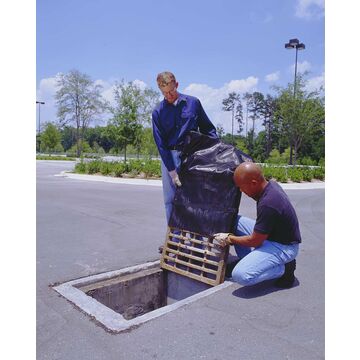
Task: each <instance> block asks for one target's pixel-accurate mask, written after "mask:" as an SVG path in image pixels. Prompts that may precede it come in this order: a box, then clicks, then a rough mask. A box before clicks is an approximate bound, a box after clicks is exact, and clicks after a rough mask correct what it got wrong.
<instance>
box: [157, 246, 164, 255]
mask: <svg viewBox="0 0 360 360" xmlns="http://www.w3.org/2000/svg"><path fill="white" fill-rule="evenodd" d="M158 250H159V254H162V252H163V250H164V245H160V246H159V249H158Z"/></svg>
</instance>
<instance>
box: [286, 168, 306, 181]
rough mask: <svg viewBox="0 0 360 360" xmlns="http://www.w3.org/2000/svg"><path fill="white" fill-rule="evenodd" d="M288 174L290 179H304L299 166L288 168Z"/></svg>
mask: <svg viewBox="0 0 360 360" xmlns="http://www.w3.org/2000/svg"><path fill="white" fill-rule="evenodd" d="M288 176H289V178H290V180H291V181H294V182H300V181H302V180H303V173H302V171H301V169H299V168H295V167H291V168H288Z"/></svg>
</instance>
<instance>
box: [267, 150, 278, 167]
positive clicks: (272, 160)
mask: <svg viewBox="0 0 360 360" xmlns="http://www.w3.org/2000/svg"><path fill="white" fill-rule="evenodd" d="M265 162H267V163H269V164H281V162H282V159H281V156H280V152H279V150H277V149H273V150H271V152H270V154H269V158H268V159H267V160H265Z"/></svg>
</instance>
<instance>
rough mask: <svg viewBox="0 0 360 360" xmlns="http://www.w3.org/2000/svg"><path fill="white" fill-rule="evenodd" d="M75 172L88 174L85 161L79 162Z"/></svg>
mask: <svg viewBox="0 0 360 360" xmlns="http://www.w3.org/2000/svg"><path fill="white" fill-rule="evenodd" d="M75 172H76V173H79V174H86V173H87V166H86V164H85V163H84V162H83V161H80V162H78V163H77V164H75Z"/></svg>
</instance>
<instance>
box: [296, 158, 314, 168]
mask: <svg viewBox="0 0 360 360" xmlns="http://www.w3.org/2000/svg"><path fill="white" fill-rule="evenodd" d="M299 164H300V165H309V166H313V165H316V160H313V159H311V157H309V156H304V157H303V158H302V159H300V161H299Z"/></svg>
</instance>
